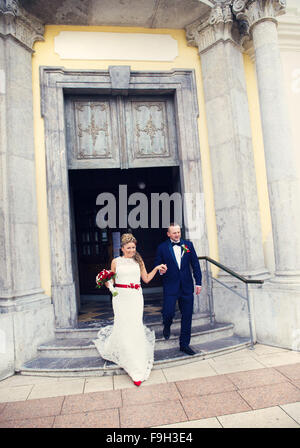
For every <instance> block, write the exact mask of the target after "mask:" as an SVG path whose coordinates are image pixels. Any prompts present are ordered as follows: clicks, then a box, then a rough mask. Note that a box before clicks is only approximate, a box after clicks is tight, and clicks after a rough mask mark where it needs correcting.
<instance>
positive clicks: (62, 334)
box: [55, 313, 214, 339]
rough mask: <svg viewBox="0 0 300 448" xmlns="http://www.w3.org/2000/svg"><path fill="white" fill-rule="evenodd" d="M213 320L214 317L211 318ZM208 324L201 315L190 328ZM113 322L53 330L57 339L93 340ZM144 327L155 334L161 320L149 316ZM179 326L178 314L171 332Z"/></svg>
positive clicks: (194, 318) (206, 317) (205, 314)
mask: <svg viewBox="0 0 300 448" xmlns="http://www.w3.org/2000/svg"><path fill="white" fill-rule="evenodd" d="M212 317H213V318H214V315H213V316H212ZM209 322H210V316H209V314H207V313H201V314H197V315H194V317H193V321H192V327H197V326H199V325H206V324H209ZM112 323H113V320H106V321H101V322H98V323H92V324H89V323H85V324H83V325H82V326H81V327H79V328H57V329H56V330H55V336H56V338H57V339H66V338H75V339H82V338H86V339H95V338H96V337H97V333H98V331H99V330H100V328H102V327H104V326H106V325H111V324H112ZM144 323H145V325H147V327H149V328H151V329H152V330H154V331H155V332H156V331H157V328H161V327H162V318H161V315H159V316H156V317H155V316H151V319H150V320H144ZM180 325H181V318H180V314H179V313H178V314H176V315H175V318H174V320H173V324H172V331H173V330H175V329H179V328H180Z"/></svg>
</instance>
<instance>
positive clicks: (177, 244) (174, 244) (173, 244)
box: [171, 241, 181, 247]
mask: <svg viewBox="0 0 300 448" xmlns="http://www.w3.org/2000/svg"><path fill="white" fill-rule="evenodd" d="M171 244H172V247H174V246H181V244H180V241H179V243H173V241H172V242H171Z"/></svg>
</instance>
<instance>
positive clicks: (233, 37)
mask: <svg viewBox="0 0 300 448" xmlns="http://www.w3.org/2000/svg"><path fill="white" fill-rule="evenodd" d="M236 25H237V24H236V23H235V19H234V16H233V14H232V11H231V0H225V2H223V3H222V4H216V5H215V7H214V8H212V10H211V12H210V14H209V16H206V17H205V18H203V17H201V18H200V19H198V20H196V21H195V22H193V23H191V24H190V25H188V26H187V27H186V38H187V42H188V45H189V46H194V47H198V49H199V53H200V54H201V53H203V52H204V51H206V50H208V49H209V48H210V47H212V46H213V45H215V44H216V43H217V42H220V41H223V42H224V41H228V40H229V41H232V42H233V43H234V44H236V45H239V36H238V33H237V32H235V31H237V26H236Z"/></svg>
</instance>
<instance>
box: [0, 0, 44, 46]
mask: <svg viewBox="0 0 300 448" xmlns="http://www.w3.org/2000/svg"><path fill="white" fill-rule="evenodd" d="M0 36H4V37H7V36H12V37H13V38H14V39H16V40H17V41H19V42H20V43H21V44H22V45H23V46H24V47H25V48H27V49H28V50H29V51H31V52H33V45H34V43H35V42H36V41H43V40H44V25H43V23H42V22H41V21H40V20H38V19H37V18H36V17H34V16H33V15H31V14H29V13H28V12H27V11H26V10H25V9H24V8H22V7H21V6H20V5H19V3H18V1H17V0H0Z"/></svg>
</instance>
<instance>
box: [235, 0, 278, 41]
mask: <svg viewBox="0 0 300 448" xmlns="http://www.w3.org/2000/svg"><path fill="white" fill-rule="evenodd" d="M285 10H286V0H233V1H232V12H233V14H234V15H235V17H236V19H237V20H238V21H239V22H240V23H242V24H243V26H244V28H245V31H244V32H245V34H248V33H249V34H251V30H252V28H253V26H254V25H256V24H257V23H258V22H261V21H265V20H272V21H273V22H275V23H276V24H277V18H276V17H277V16H280V15H282V14H284V13H285Z"/></svg>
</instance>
